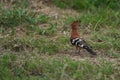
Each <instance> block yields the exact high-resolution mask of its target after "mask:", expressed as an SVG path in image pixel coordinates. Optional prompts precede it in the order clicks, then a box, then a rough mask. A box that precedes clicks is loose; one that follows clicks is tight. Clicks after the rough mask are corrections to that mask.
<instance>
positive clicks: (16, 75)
mask: <svg viewBox="0 0 120 80" xmlns="http://www.w3.org/2000/svg"><path fill="white" fill-rule="evenodd" d="M31 57H32V56H31ZM33 57H34V58H33V59H30V57H29V58H27V59H26V60H22V61H24V62H21V60H20V62H21V64H19V63H18V61H19V59H17V58H18V56H16V55H14V54H13V53H8V54H7V55H4V56H2V57H1V61H0V63H1V67H0V69H3V68H4V70H2V72H0V76H1V79H2V80H5V79H17V80H19V79H22V80H24V79H31V80H34V79H43V80H66V79H73V80H80V79H82V80H86V79H88V78H90V80H93V79H94V80H95V79H98V80H106V79H112V80H114V79H116V80H118V79H119V77H118V76H117V74H115V73H116V68H117V67H118V66H116V67H114V66H113V65H114V63H112V62H108V61H106V60H104V59H102V60H101V59H99V61H98V62H97V63H96V64H94V63H92V62H91V61H88V60H87V59H86V60H84V61H74V60H71V59H69V58H68V57H63V58H57V57H56V58H50V57H47V58H46V57H38V56H33ZM7 73H8V74H7Z"/></svg>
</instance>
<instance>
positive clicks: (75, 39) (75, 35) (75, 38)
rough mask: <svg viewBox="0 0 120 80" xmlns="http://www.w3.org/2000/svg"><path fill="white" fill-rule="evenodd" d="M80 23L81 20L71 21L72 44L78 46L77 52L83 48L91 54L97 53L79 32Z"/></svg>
mask: <svg viewBox="0 0 120 80" xmlns="http://www.w3.org/2000/svg"><path fill="white" fill-rule="evenodd" d="M80 24H81V20H75V21H73V22H72V23H71V36H70V42H71V44H72V45H73V46H75V47H76V53H80V50H81V49H85V50H86V51H88V52H89V53H90V54H91V55H97V54H96V52H94V51H93V49H92V48H91V47H90V46H89V45H88V43H87V42H86V41H85V40H84V39H83V38H81V36H80V34H79V32H78V26H80Z"/></svg>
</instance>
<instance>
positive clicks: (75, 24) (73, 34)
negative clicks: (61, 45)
mask: <svg viewBox="0 0 120 80" xmlns="http://www.w3.org/2000/svg"><path fill="white" fill-rule="evenodd" d="M79 25H80V21H74V22H73V23H72V24H71V29H72V31H71V37H70V38H71V39H72V38H76V37H78V38H80V35H79V33H78V26H79Z"/></svg>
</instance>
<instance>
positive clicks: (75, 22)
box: [71, 20, 81, 29]
mask: <svg viewBox="0 0 120 80" xmlns="http://www.w3.org/2000/svg"><path fill="white" fill-rule="evenodd" d="M80 23H81V21H80V20H76V21H74V22H72V24H71V28H72V29H78V26H80Z"/></svg>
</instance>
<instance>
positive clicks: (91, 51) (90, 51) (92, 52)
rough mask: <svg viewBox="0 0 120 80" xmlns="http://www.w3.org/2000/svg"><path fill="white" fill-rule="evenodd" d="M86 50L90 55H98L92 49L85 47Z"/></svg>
mask: <svg viewBox="0 0 120 80" xmlns="http://www.w3.org/2000/svg"><path fill="white" fill-rule="evenodd" d="M83 48H84V49H86V50H87V51H88V52H89V53H90V54H92V55H97V54H96V52H94V51H93V50H92V49H91V48H90V47H88V46H83Z"/></svg>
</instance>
